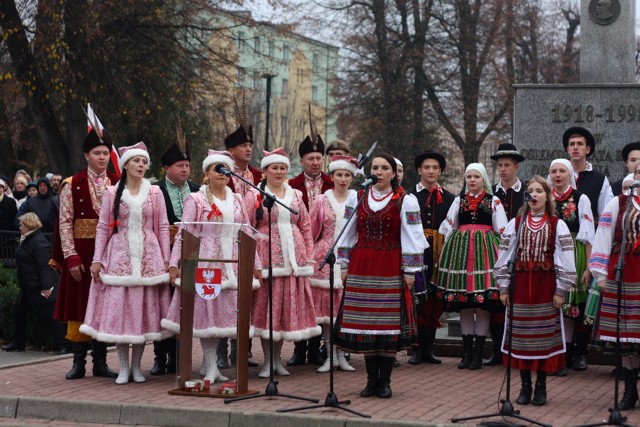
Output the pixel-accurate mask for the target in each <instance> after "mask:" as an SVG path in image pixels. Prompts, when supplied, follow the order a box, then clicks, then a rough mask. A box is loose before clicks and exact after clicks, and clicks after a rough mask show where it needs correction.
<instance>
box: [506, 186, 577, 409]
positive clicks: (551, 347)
mask: <svg viewBox="0 0 640 427" xmlns="http://www.w3.org/2000/svg"><path fill="white" fill-rule="evenodd" d="M525 188H526V191H527V192H528V193H529V194H530V195H531V200H530V201H529V202H528V208H529V209H528V211H526V212H527V213H526V217H524V218H523V217H522V216H521V215H519V216H517V217H516V218H514V219H512V220H511V221H510V222H509V225H507V228H506V229H505V230H504V233H503V234H502V240H501V242H500V251H499V253H498V260H497V261H496V265H495V267H494V268H495V278H496V281H497V282H498V285H499V286H500V300H501V301H502V303H503V304H504V305H506V306H508V305H509V303H510V302H511V301H509V292H508V291H509V284H510V275H509V265H508V264H509V261H510V260H511V259H512V257H513V253H514V251H516V247H517V253H516V258H515V259H516V267H515V269H516V273H515V282H514V284H513V286H514V291H513V336H512V345H511V354H512V356H513V358H512V360H511V366H512V367H513V368H518V369H520V377H521V380H522V389H521V390H520V395H519V396H518V399H517V400H516V402H517V403H519V404H521V405H527V404H528V403H530V402H531V403H533V404H534V405H537V406H540V405H544V404H545V403H546V401H547V383H546V379H547V373H548V372H557V371H558V370H559V369H560V368H562V367H563V366H564V357H563V356H562V353H564V352H565V347H564V341H563V335H562V321H561V314H560V312H559V309H561V308H562V305H563V304H564V301H565V295H566V292H567V291H569V290H571V289H573V287H574V286H575V283H576V277H577V276H576V269H575V261H574V256H573V240H572V238H571V234H570V232H569V228H568V227H567V225H566V224H565V223H564V221H563V220H562V219H559V218H558V217H557V216H555V211H554V206H553V205H554V201H553V197H552V195H551V189H550V188H549V185H548V184H547V182H546V181H545V179H544V178H543V177H541V176H534V177H533V178H531V179H530V180H529V182H528V183H527V185H526V187H525ZM521 221H524V224H522V227H521V228H520V224H521ZM519 229H521V230H522V231H521V234H520V238H519V239H516V237H517V233H518V230H519ZM508 316H509V310H508V309H507V317H506V320H507V321H506V322H505V333H504V336H505V337H506V336H507V332H506V331H507V329H506V328H507V327H508V322H509V318H508ZM508 345H509V342H508V340H506V339H505V340H504V341H503V345H502V351H503V352H504V353H506V352H508ZM504 361H505V363H506V361H507V359H506V358H505V359H504ZM531 371H537V379H536V388H535V393H534V394H533V400H531V394H532V386H531Z"/></svg>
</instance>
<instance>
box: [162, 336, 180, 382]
mask: <svg viewBox="0 0 640 427" xmlns="http://www.w3.org/2000/svg"><path fill="white" fill-rule="evenodd" d="M165 341H166V346H167V347H166V352H167V374H175V373H176V372H178V354H179V353H180V347H179V344H178V340H177V339H175V338H167V339H166V340H165Z"/></svg>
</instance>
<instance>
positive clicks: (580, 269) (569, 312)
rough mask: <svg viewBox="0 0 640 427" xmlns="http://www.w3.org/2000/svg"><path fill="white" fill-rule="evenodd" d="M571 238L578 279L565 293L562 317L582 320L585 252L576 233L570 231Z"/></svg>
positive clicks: (585, 300)
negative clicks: (565, 298)
mask: <svg viewBox="0 0 640 427" xmlns="http://www.w3.org/2000/svg"><path fill="white" fill-rule="evenodd" d="M571 237H572V238H573V254H574V259H575V261H576V275H577V276H578V281H577V283H576V286H575V288H574V289H572V290H571V291H570V292H569V293H568V294H567V300H566V301H565V303H564V306H563V307H562V314H563V316H564V317H568V318H575V319H580V320H583V318H584V310H585V304H586V302H587V296H588V293H587V287H586V286H585V285H584V283H582V275H583V274H584V271H585V270H586V269H587V252H586V250H585V247H584V243H582V242H580V241H577V240H576V233H571Z"/></svg>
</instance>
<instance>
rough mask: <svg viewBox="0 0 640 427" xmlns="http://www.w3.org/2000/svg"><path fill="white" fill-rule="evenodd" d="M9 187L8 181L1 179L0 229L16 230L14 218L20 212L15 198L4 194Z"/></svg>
mask: <svg viewBox="0 0 640 427" xmlns="http://www.w3.org/2000/svg"><path fill="white" fill-rule="evenodd" d="M8 188H9V187H8V186H7V183H6V182H5V181H4V180H2V179H0V230H2V231H15V230H16V227H15V225H14V221H13V219H14V218H15V217H16V213H17V212H18V204H17V203H16V200H15V199H13V198H11V197H9V196H7V195H5V194H4V191H5V190H7V189H8Z"/></svg>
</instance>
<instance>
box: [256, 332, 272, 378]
mask: <svg viewBox="0 0 640 427" xmlns="http://www.w3.org/2000/svg"><path fill="white" fill-rule="evenodd" d="M260 345H261V346H262V352H263V353H264V365H262V368H260V371H259V372H258V376H259V377H260V378H269V374H270V370H271V368H270V366H269V365H270V364H271V352H270V351H269V350H270V349H269V341H268V340H265V339H260Z"/></svg>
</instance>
